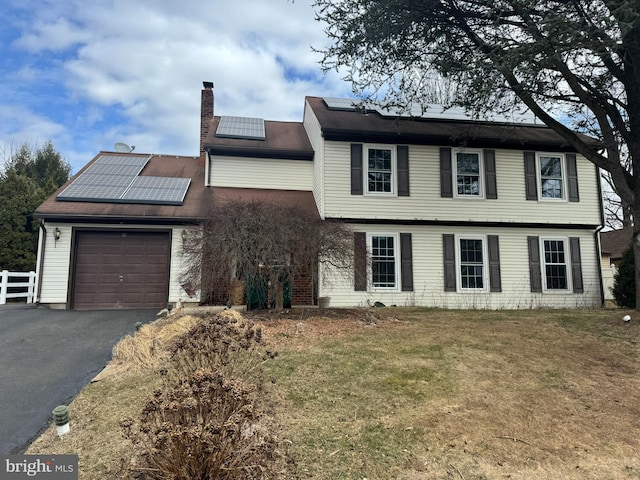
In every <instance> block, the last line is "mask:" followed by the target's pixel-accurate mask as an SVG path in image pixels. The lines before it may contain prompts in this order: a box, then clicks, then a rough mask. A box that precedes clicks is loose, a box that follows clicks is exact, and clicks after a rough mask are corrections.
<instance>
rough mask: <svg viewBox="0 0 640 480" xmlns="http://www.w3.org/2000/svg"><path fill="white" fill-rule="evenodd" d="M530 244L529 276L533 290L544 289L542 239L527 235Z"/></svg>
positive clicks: (539, 290)
mask: <svg viewBox="0 0 640 480" xmlns="http://www.w3.org/2000/svg"><path fill="white" fill-rule="evenodd" d="M527 242H528V244H529V278H530V280H531V291H532V292H541V291H542V273H541V264H540V240H539V239H538V237H527Z"/></svg>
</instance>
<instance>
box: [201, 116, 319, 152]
mask: <svg viewBox="0 0 640 480" xmlns="http://www.w3.org/2000/svg"><path fill="white" fill-rule="evenodd" d="M219 123H220V117H214V118H213V121H212V124H211V127H210V128H209V133H208V134H207V137H206V138H205V140H204V148H205V149H206V150H208V151H209V153H211V154H214V155H231V156H242V157H258V158H283V159H292V160H313V148H312V147H311V143H310V142H309V137H307V132H306V131H305V129H304V126H303V125H302V123H301V122H273V121H269V120H265V122H264V131H265V139H264V140H251V139H244V138H224V137H217V136H216V130H217V129H218V124H219Z"/></svg>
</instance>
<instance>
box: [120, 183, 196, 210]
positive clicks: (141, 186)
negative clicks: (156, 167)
mask: <svg viewBox="0 0 640 480" xmlns="http://www.w3.org/2000/svg"><path fill="white" fill-rule="evenodd" d="M190 184H191V179H190V178H172V177H137V178H136V179H135V180H134V181H133V183H132V184H131V186H130V187H129V188H128V189H127V191H126V192H125V193H124V194H123V195H122V196H121V197H120V200H122V201H123V202H125V203H157V204H161V205H182V203H183V202H184V197H185V196H186V194H187V190H188V189H189V185H190Z"/></svg>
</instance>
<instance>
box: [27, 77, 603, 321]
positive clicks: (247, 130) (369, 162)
mask: <svg viewBox="0 0 640 480" xmlns="http://www.w3.org/2000/svg"><path fill="white" fill-rule="evenodd" d="M201 106H202V108H201V117H202V118H201V132H200V133H201V134H200V151H201V155H200V157H167V156H154V155H151V156H141V155H139V154H138V155H133V154H126V153H124V154H122V153H121V154H114V153H107V152H101V153H100V154H99V155H98V156H97V157H96V158H95V159H94V160H92V161H91V162H90V163H89V164H88V165H87V167H85V169H83V170H82V171H81V172H79V174H78V175H76V176H75V177H74V178H73V179H71V180H70V182H68V184H67V185H64V186H63V187H62V188H61V189H60V191H58V192H56V194H54V195H53V196H52V197H51V198H49V199H48V200H47V201H46V202H45V203H44V204H43V205H42V206H41V207H40V208H39V209H38V212H37V213H38V215H39V216H40V218H41V219H42V229H41V241H40V252H39V268H38V270H39V271H38V278H39V286H38V298H39V301H40V302H41V303H44V304H52V305H56V306H60V307H65V308H92V306H94V305H99V306H100V307H101V308H120V307H138V306H162V305H164V304H165V303H167V302H176V301H178V300H181V301H193V302H196V301H199V300H200V297H199V296H198V294H197V292H192V291H190V289H189V286H188V285H184V284H183V283H182V282H181V273H180V270H181V262H182V260H181V241H182V235H183V234H182V232H183V231H185V230H186V229H187V230H188V229H192V228H198V225H199V223H200V222H201V221H202V220H203V219H204V218H206V217H207V215H208V212H209V211H210V209H211V208H214V209H215V208H224V201H225V200H226V199H260V200H264V201H278V202H281V203H285V204H291V205H297V206H303V207H304V208H305V209H307V210H308V211H309V212H313V214H314V215H317V216H319V218H321V219H323V220H324V219H337V220H340V221H343V222H345V223H346V224H347V225H348V226H349V227H350V228H351V229H352V230H353V232H354V235H353V251H354V261H353V269H352V271H350V272H347V274H344V272H337V271H335V272H334V271H331V270H325V271H323V272H322V273H321V275H319V278H317V279H309V278H303V279H302V280H300V281H299V284H298V285H294V289H293V290H294V298H293V303H294V304H298V305H300V304H310V303H315V302H317V299H318V297H330V303H331V305H332V306H358V305H370V304H373V303H374V302H382V303H384V304H386V305H425V306H434V307H447V308H496V309H497V308H537V307H583V306H597V305H601V304H602V284H601V283H602V282H601V275H600V253H599V249H598V238H597V231H598V228H599V227H600V225H602V223H603V220H602V209H601V195H600V189H599V176H598V171H597V169H596V167H595V166H594V165H592V164H591V163H589V162H588V161H587V160H586V159H585V158H583V157H582V156H581V155H578V154H576V153H575V152H573V151H571V149H570V148H569V147H568V146H567V145H566V143H565V142H564V141H563V140H562V139H561V138H560V137H559V136H558V135H556V134H555V133H554V132H553V131H552V130H550V129H549V128H547V127H545V126H543V125H540V124H533V123H522V122H514V121H510V120H508V119H498V120H492V121H480V120H473V119H470V118H468V117H466V116H465V115H461V114H460V113H459V112H454V114H452V113H451V112H441V111H440V110H436V111H433V112H428V115H421V116H419V117H410V116H403V115H397V114H393V113H391V112H386V111H383V110H379V109H375V108H374V109H371V110H364V109H362V108H359V107H358V108H356V106H354V105H353V104H352V102H351V101H349V100H340V99H331V98H319V97H307V98H306V99H305V105H304V118H303V121H302V122H277V121H264V120H262V119H252V118H245V117H231V116H215V115H214V96H213V84H211V83H209V82H205V83H204V89H203V90H202V103H201ZM131 158H133V159H134V160H135V158H143V160H144V159H146V161H143V160H140V161H138V162H137V163H136V162H135V161H132V163H134V164H135V165H137V167H133V168H132V169H130V170H127V172H128V173H125V174H122V173H121V170H119V169H120V167H118V166H116V167H113V168H116V171H118V172H120V175H125V176H127V175H128V177H127V178H124V179H123V178H119V179H118V178H116V179H115V180H114V179H113V178H112V177H109V175H112V174H113V172H112V171H111V168H112V167H111V166H109V165H111V164H116V165H121V164H122V162H127V161H130V159H131ZM127 159H129V160H127ZM105 172H106V173H105ZM105 175H107V178H105V177H104V176H105ZM101 176H102V177H101ZM94 177H95V178H97V180H95V179H94ZM144 177H156V178H165V179H174V180H168V182H169V184H170V185H169V191H165V192H161V193H160V194H159V195H158V196H157V197H154V198H155V203H153V202H151V200H149V198H148V197H150V195H148V194H147V195H146V196H145V195H144V192H145V191H144V190H141V186H142V185H144V184H145V182H151V184H152V187H149V188H150V189H151V190H153V189H154V188H156V189H157V188H158V185H160V184H162V180H148V179H145V178H144ZM179 179H183V180H182V181H180V180H179ZM186 179H189V180H190V181H189V182H187V181H186ZM118 180H120V183H121V184H122V185H123V187H122V188H124V190H123V191H122V192H121V193H122V194H121V195H119V196H118V194H119V191H118V192H116V193H115V194H113V195H112V196H109V194H107V193H108V192H107V190H108V188H107V187H108V185H110V184H111V183H113V182H114V181H115V182H116V183H117V181H118ZM93 182H97V183H98V186H94V185H93ZM78 183H79V185H78ZM105 183H106V184H107V185H106V186H105V185H104V184H105ZM132 187H133V192H131V188H132ZM136 187H138V188H137V189H136ZM74 189H75V191H74ZM92 189H94V190H96V191H93V192H91V190H92ZM78 192H79V193H78ZM87 192H89V193H87ZM105 192H107V193H105ZM147 193H148V192H147ZM172 194H173V196H172ZM128 237H133V238H134V239H135V240H137V241H141V242H142V244H143V245H145V242H147V241H149V242H152V243H153V238H152V237H154V238H155V240H156V241H158V242H159V243H160V246H158V247H157V248H158V250H162V251H163V252H164V253H163V254H162V255H157V258H156V257H154V258H155V260H156V261H155V263H153V262H152V263H151V264H154V265H155V267H153V268H151V267H149V268H145V267H144V265H150V263H149V260H150V259H147V258H141V257H140V255H142V253H143V252H145V251H150V249H148V248H147V247H139V248H138V249H137V250H136V249H134V248H133V246H132V245H130V244H129V243H128V239H127V238H128ZM160 237H162V238H163V240H161V239H160ZM107 239H110V240H111V242H110V243H109V242H106V240H107ZM121 239H125V240H121ZM107 243H109V244H110V245H111V247H109V248H110V249H111V250H108V249H107V251H102V250H103V249H102V247H101V246H102V245H106V244H107ZM87 245H88V246H87ZM105 248H106V247H105ZM91 258H93V260H88V259H91ZM113 265H116V266H115V267H114V266H113ZM131 265H138V268H139V270H138V271H133V270H132V271H131V272H129V270H130V269H132V267H131ZM325 268H326V267H325ZM147 270H149V271H147ZM153 272H155V273H153ZM154 275H155V276H154ZM145 278H147V279H153V282H148V281H146V280H145ZM145 283H154V284H155V285H157V288H156V291H155V292H154V293H153V294H152V295H147V294H144V293H141V292H139V291H138V290H139V288H138V287H134V286H133V285H140V284H145ZM130 290H135V291H136V292H137V293H135V294H131V293H126V292H127V291H130ZM104 291H108V292H110V293H109V294H104V293H103V292H104ZM127 295H128V297H127ZM222 297H224V295H222V296H220V298H222ZM100 298H102V299H103V301H100V300H99V299H100ZM131 298H133V299H134V301H132V302H129V301H128V300H127V299H131ZM145 298H146V299H149V301H148V302H146V303H145V301H144V299H145ZM96 302H97V303H96Z"/></svg>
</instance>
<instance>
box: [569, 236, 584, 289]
mask: <svg viewBox="0 0 640 480" xmlns="http://www.w3.org/2000/svg"><path fill="white" fill-rule="evenodd" d="M569 249H570V250H571V278H572V279H573V293H584V284H583V282H582V259H581V256H580V239H579V238H578V237H571V238H569Z"/></svg>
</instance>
